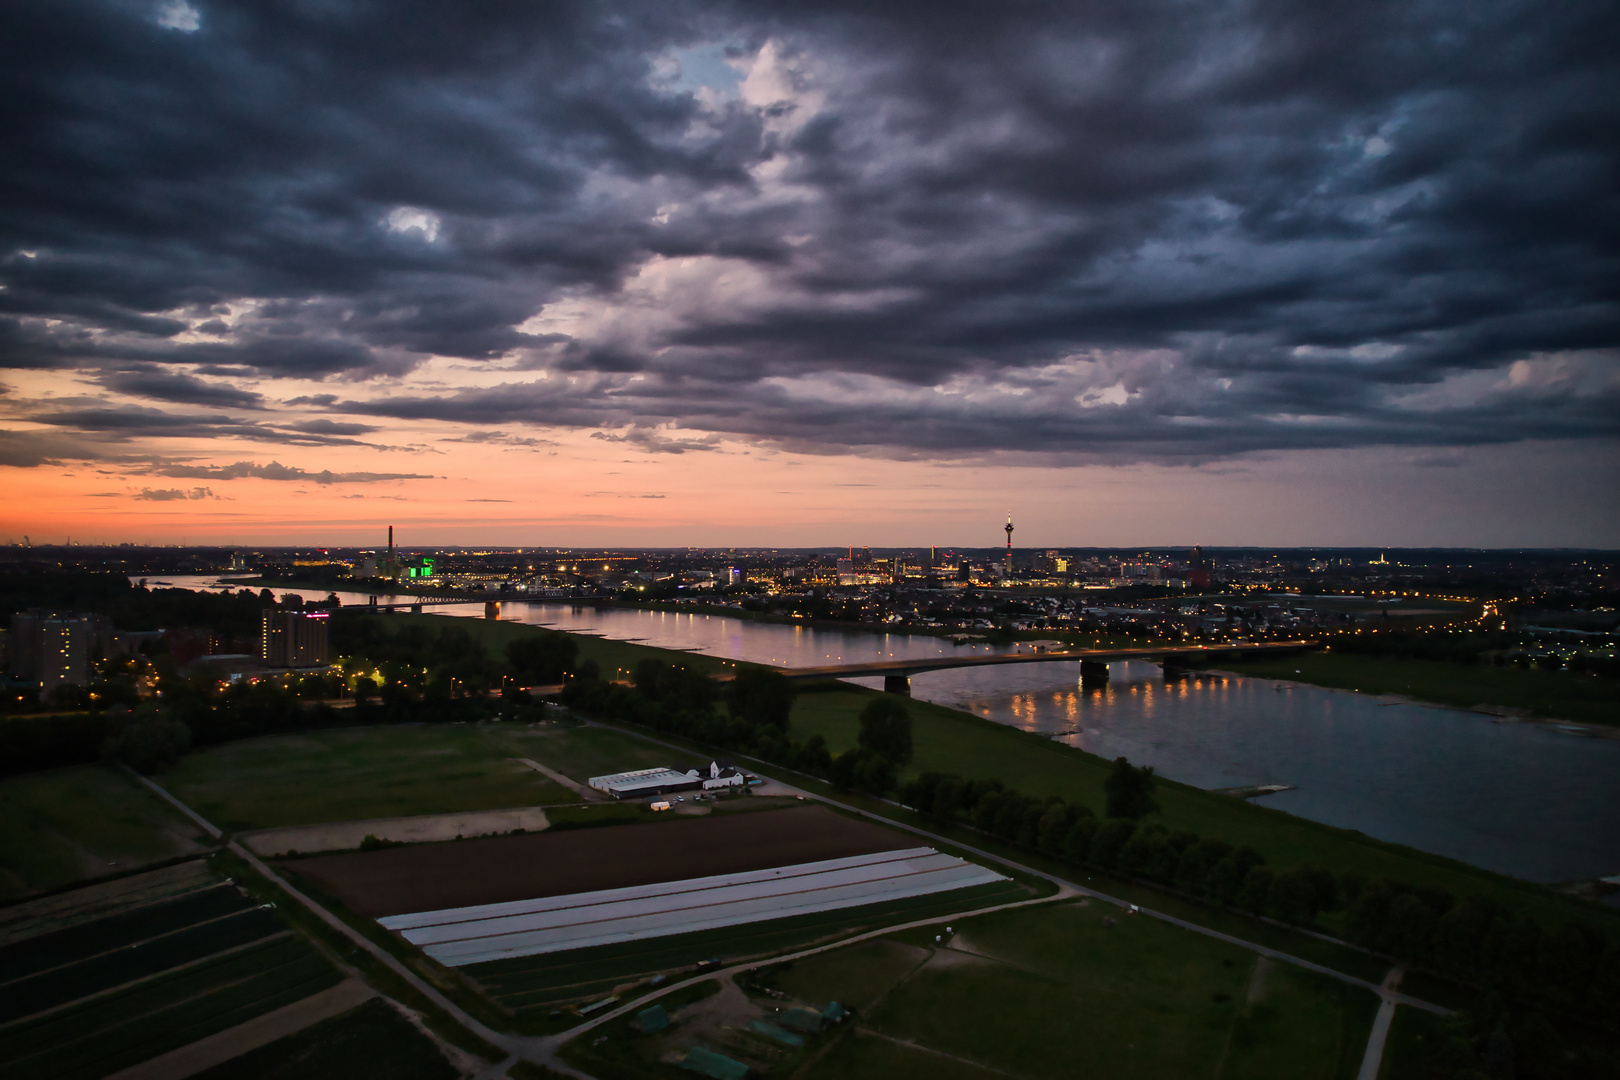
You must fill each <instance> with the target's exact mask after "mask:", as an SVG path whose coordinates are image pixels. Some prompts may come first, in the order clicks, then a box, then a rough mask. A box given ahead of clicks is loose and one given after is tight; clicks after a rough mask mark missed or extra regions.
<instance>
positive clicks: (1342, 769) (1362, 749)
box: [166, 577, 1620, 882]
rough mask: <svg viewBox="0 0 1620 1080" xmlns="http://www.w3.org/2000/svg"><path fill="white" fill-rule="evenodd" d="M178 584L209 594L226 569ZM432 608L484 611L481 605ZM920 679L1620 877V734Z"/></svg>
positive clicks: (946, 696) (1122, 672) (762, 628)
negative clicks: (217, 574) (1618, 737)
mask: <svg viewBox="0 0 1620 1080" xmlns="http://www.w3.org/2000/svg"><path fill="white" fill-rule="evenodd" d="M166 580H169V581H172V582H173V583H174V584H176V585H184V586H186V587H190V588H206V587H208V586H209V585H211V584H212V583H213V582H214V580H215V579H214V578H213V577H175V578H169V579H166ZM339 595H340V597H342V598H343V599H344V600H345V602H356V603H364V602H365V596H363V595H360V594H344V593H340V594H339ZM428 610H430V611H438V612H440V613H442V614H449V615H462V616H469V617H481V616H482V614H483V609H482V608H481V607H479V606H472V605H469V606H465V607H459V606H456V607H444V608H437V609H435V608H429V609H428ZM501 617H502V618H503V619H512V620H516V621H520V622H526V623H536V624H541V625H548V626H554V627H556V628H558V629H563V630H571V631H577V632H586V633H594V634H599V635H601V636H603V637H609V638H616V639H620V640H635V641H641V642H643V643H645V644H648V645H656V646H659V647H661V648H668V649H688V650H692V651H696V652H701V653H705V654H708V655H711V656H723V657H728V658H731V659H736V660H745V661H750V662H754V663H763V664H775V665H781V666H787V667H811V666H819V665H823V664H834V663H841V662H842V663H854V662H856V661H862V660H869V659H877V658H879V657H894V658H903V659H909V658H913V657H925V656H939V655H954V654H959V653H960V654H971V653H977V654H979V655H983V654H984V653H985V652H987V651H994V650H989V649H987V647H986V646H983V645H979V646H956V645H952V644H951V642H950V641H949V640H948V639H943V638H936V637H930V636H926V635H909V634H885V633H866V632H860V631H842V630H818V629H812V628H809V627H803V626H785V625H780V624H774V623H758V622H749V621H746V620H742V619H735V618H729V617H726V616H722V615H698V614H691V613H677V612H667V611H644V610H638V609H631V608H594V607H590V606H582V605H574V604H569V603H531V602H523V601H519V602H507V603H505V604H503V605H502V611H501ZM851 681H852V682H858V683H861V684H863V685H868V686H872V685H878V686H881V684H882V680H881V679H855V680H851ZM911 684H912V694H913V696H915V697H918V698H921V699H923V700H927V701H933V702H937V703H939V704H942V705H949V706H952V707H954V708H959V709H964V710H966V711H969V712H973V713H976V714H978V715H980V716H983V717H986V718H988V719H991V720H995V721H997V722H998V723H1003V724H1011V725H1014V726H1017V727H1021V728H1024V729H1026V730H1029V731H1040V732H1051V733H1060V734H1055V735H1054V737H1056V738H1060V739H1062V740H1064V741H1066V742H1069V743H1071V744H1073V745H1076V746H1079V747H1081V748H1082V749H1084V750H1087V751H1089V752H1091V753H1094V754H1098V755H1100V756H1102V757H1104V758H1114V757H1119V756H1121V755H1123V756H1125V757H1127V758H1129V759H1130V760H1131V761H1132V762H1134V763H1137V764H1144V765H1152V766H1153V767H1154V769H1155V770H1157V771H1158V772H1159V773H1160V774H1162V775H1164V776H1166V777H1169V778H1171V779H1174V780H1179V781H1181V782H1183V783H1187V784H1192V785H1195V786H1197V787H1203V788H1226V787H1243V786H1248V785H1256V784H1293V785H1296V787H1297V790H1294V791H1287V792H1282V793H1280V794H1276V795H1268V796H1264V797H1263V799H1262V800H1261V801H1262V802H1263V804H1264V805H1266V806H1271V807H1275V808H1276V809H1279V810H1286V811H1288V812H1289V813H1292V814H1298V815H1299V816H1301V817H1305V818H1310V819H1312V820H1315V821H1321V822H1325V823H1328V824H1331V825H1338V826H1342V827H1344V828H1350V829H1359V830H1360V831H1362V832H1364V833H1366V834H1368V835H1369V836H1375V837H1378V838H1379V839H1381V840H1390V841H1394V842H1396V843H1401V844H1407V845H1410V846H1412V847H1415V848H1419V849H1421V850H1424V851H1430V852H1434V853H1436V854H1440V855H1447V856H1450V857H1452V858H1455V859H1460V860H1462V861H1464V862H1468V863H1472V864H1474V865H1476V866H1482V867H1485V868H1487V869H1490V870H1496V871H1500V872H1502V873H1506V874H1513V875H1515V876H1518V877H1522V878H1528V879H1530V880H1532V881H1546V882H1552V881H1568V880H1576V879H1584V878H1592V877H1597V876H1601V875H1608V874H1615V873H1620V740H1614V739H1607V738H1589V737H1581V736H1578V735H1573V734H1568V733H1566V732H1564V731H1560V730H1558V729H1557V728H1555V727H1553V726H1550V725H1545V724H1531V723H1504V722H1498V721H1497V720H1495V719H1494V718H1492V717H1489V716H1484V715H1481V714H1477V713H1471V712H1464V711H1460V710H1454V709H1443V708H1435V707H1430V706H1423V705H1409V704H1390V703H1388V702H1383V701H1380V700H1379V699H1377V698H1373V697H1369V696H1366V695H1363V694H1356V693H1351V692H1348V691H1341V690H1325V689H1319V688H1316V687H1311V686H1301V685H1294V684H1290V683H1279V682H1274V681H1272V680H1269V679H1245V678H1234V677H1226V676H1219V675H1209V674H1205V675H1199V676H1191V677H1188V678H1185V679H1182V680H1179V681H1176V682H1171V683H1166V682H1165V680H1164V679H1163V676H1162V673H1161V672H1160V670H1159V668H1158V666H1157V665H1154V664H1147V663H1139V662H1131V663H1118V664H1113V665H1111V669H1110V679H1109V682H1108V684H1107V685H1106V687H1104V688H1102V689H1095V688H1082V687H1081V686H1080V685H1079V665H1078V664H1077V663H1075V662H1073V661H1068V662H1054V663H1050V664H1017V665H1008V666H1005V667H987V668H984V667H982V668H966V669H958V670H954V671H939V672H929V673H927V674H924V675H918V676H915V677H913V679H912V680H911ZM1003 779H1004V780H1006V781H1007V782H1008V783H1009V784H1011V785H1012V786H1014V787H1016V786H1017V784H1018V778H1017V777H1011V776H1009V777H1003ZM1098 809H1099V810H1100V809H1101V808H1100V807H1099V808H1098Z"/></svg>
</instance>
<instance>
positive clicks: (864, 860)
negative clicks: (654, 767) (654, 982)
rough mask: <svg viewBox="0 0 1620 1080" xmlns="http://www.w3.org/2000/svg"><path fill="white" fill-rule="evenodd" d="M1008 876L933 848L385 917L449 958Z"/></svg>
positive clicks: (779, 913)
mask: <svg viewBox="0 0 1620 1080" xmlns="http://www.w3.org/2000/svg"><path fill="white" fill-rule="evenodd" d="M1005 880H1006V878H1004V877H1002V875H1000V874H997V873H995V872H994V871H991V870H987V869H985V868H984V867H982V866H975V865H974V864H972V863H969V862H965V861H963V860H961V859H958V858H956V857H955V856H951V855H942V854H940V853H939V852H937V851H935V850H934V849H932V848H926V847H923V848H908V849H906V850H903V851H884V852H879V853H877V854H872V855H856V856H851V857H849V858H843V859H826V860H822V861H820V862H813V863H800V864H798V865H795V866H779V867H773V868H772V869H769V870H753V871H748V872H746V873H740V874H720V875H716V876H713V877H705V878H691V879H688V880H686V881H669V882H661V883H659V884H656V885H636V886H631V887H629V888H623V889H602V890H599V891H596V892H586V893H573V894H571V895H568V896H548V897H542V898H538V899H534V900H517V901H511V902H508V903H502V904H480V905H478V906H476V907H463V908H446V909H444V910H442V911H424V912H417V913H414V914H410V915H391V916H389V917H387V918H384V919H380V920H378V921H379V922H381V923H382V925H383V926H385V927H387V928H388V929H390V930H398V931H400V932H401V933H402V934H403V935H404V937H405V939H406V940H407V941H410V942H412V943H413V944H415V945H419V946H421V947H422V950H423V951H424V952H426V953H427V954H428V955H429V956H431V957H433V958H434V959H435V960H437V961H439V962H440V963H441V964H446V965H449V966H451V967H460V966H463V965H467V964H481V963H484V962H485V961H489V960H501V959H507V958H510V957H516V956H535V955H539V954H542V953H552V952H562V951H564V950H568V949H583V948H588V947H590V946H592V945H607V944H614V943H618V942H625V941H637V940H640V939H644V938H656V937H665V936H668V935H670V934H687V933H691V932H693V931H696V930H710V929H715V928H718V927H724V926H737V925H740V924H743V923H752V922H764V921H767V920H770V919H782V918H788V917H791V916H794V915H805V914H810V913H813V912H818V911H836V910H838V909H840V908H850V907H860V906H862V905H865V904H875V903H882V902H884V901H887V900H898V899H904V898H907V897H914V896H927V895H930V894H933V893H941V892H949V891H952V890H955V889H966V888H971V887H973V886H976V885H987V884H991V883H993V882H997V881H1005Z"/></svg>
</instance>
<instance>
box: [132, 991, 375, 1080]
mask: <svg viewBox="0 0 1620 1080" xmlns="http://www.w3.org/2000/svg"><path fill="white" fill-rule="evenodd" d="M376 996H377V991H375V990H373V989H372V988H371V987H369V986H367V985H366V984H365V983H363V982H361V981H360V980H359V979H356V978H348V979H345V980H343V981H342V982H340V983H338V984H337V985H336V986H330V987H327V988H326V989H325V990H317V991H316V992H315V993H313V994H311V995H310V996H308V997H306V998H300V999H299V1000H297V1001H294V1002H291V1003H290V1004H287V1005H283V1006H281V1007H280V1008H279V1009H272V1010H271V1011H269V1012H267V1013H263V1014H261V1015H259V1016H255V1017H253V1018H252V1019H251V1020H244V1021H242V1022H241V1023H240V1024H235V1025H233V1026H231V1027H228V1028H226V1029H225V1030H224V1031H216V1032H214V1033H213V1034H212V1035H204V1036H203V1037H202V1038H200V1039H198V1040H196V1041H195V1042H189V1043H187V1044H186V1045H184V1046H177V1047H175V1048H174V1049H173V1050H167V1051H164V1052H163V1053H161V1054H159V1055H158V1056H157V1057H154V1058H148V1059H147V1060H146V1061H143V1062H141V1063H140V1064H138V1065H131V1066H130V1067H129V1068H127V1069H121V1070H119V1071H118V1072H115V1073H113V1074H112V1075H111V1076H109V1077H107V1080H185V1078H186V1077H188V1076H195V1075H196V1074H197V1073H200V1072H202V1071H203V1070H205V1069H211V1068H213V1067H214V1066H215V1065H223V1064H224V1063H225V1062H227V1061H234V1060H235V1059H237V1058H239V1057H241V1056H242V1055H243V1054H246V1053H249V1052H250V1051H253V1050H257V1049H258V1048H259V1047H261V1046H268V1045H269V1044H270V1043H273V1042H275V1041H276V1040H277V1039H280V1038H283V1037H285V1036H287V1035H293V1034H296V1033H298V1032H300V1031H303V1030H304V1029H305V1028H307V1027H311V1026H313V1025H315V1024H318V1023H320V1022H321V1021H322V1020H327V1019H330V1018H331V1017H334V1016H337V1015H339V1014H341V1013H345V1012H348V1011H349V1010H350V1009H352V1008H354V1007H355V1006H357V1005H360V1004H363V1003H364V1002H367V1001H370V1000H371V999H372V998H374V997H376Z"/></svg>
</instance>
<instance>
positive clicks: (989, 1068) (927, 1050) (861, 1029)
mask: <svg viewBox="0 0 1620 1080" xmlns="http://www.w3.org/2000/svg"><path fill="white" fill-rule="evenodd" d="M862 1035H864V1036H866V1037H867V1038H869V1039H882V1040H883V1041H884V1042H891V1043H894V1044H895V1045H896V1046H903V1047H905V1048H906V1049H907V1050H916V1051H918V1052H919V1053H924V1054H933V1055H934V1056H935V1057H942V1058H944V1059H945V1060H946V1061H954V1062H957V1063H958V1064H961V1065H967V1066H969V1067H971V1068H974V1069H982V1070H984V1071H985V1072H987V1073H993V1074H994V1075H996V1076H1008V1077H1011V1078H1012V1080H1024V1077H1023V1076H1022V1075H1020V1074H1019V1073H1014V1072H1008V1071H1007V1070H1006V1069H998V1068H996V1067H995V1066H994V1065H985V1064H983V1063H982V1062H978V1061H974V1060H973V1059H972V1058H965V1057H958V1056H957V1055H956V1054H948V1053H946V1052H945V1051H943V1050H935V1049H934V1048H933V1047H932V1046H924V1045H923V1044H922V1043H919V1042H912V1041H911V1040H910V1039H902V1038H898V1037H897V1036H894V1035H885V1034H884V1033H883V1032H881V1031H878V1030H877V1029H876V1028H871V1027H866V1026H864V1025H861V1024H857V1025H856V1026H855V1037H856V1038H860V1037H861V1036H862Z"/></svg>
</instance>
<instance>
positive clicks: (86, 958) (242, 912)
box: [0, 907, 257, 988]
mask: <svg viewBox="0 0 1620 1080" xmlns="http://www.w3.org/2000/svg"><path fill="white" fill-rule="evenodd" d="M254 910H257V909H256V908H253V907H245V908H239V909H238V910H236V911H227V912H226V913H225V914H223V915H215V916H214V917H213V918H212V919H204V920H202V921H201V922H194V923H191V924H189V925H187V926H182V927H180V928H178V929H175V930H165V931H164V932H163V933H161V934H154V935H153V936H151V937H148V938H141V940H139V941H131V942H128V943H126V944H123V945H117V946H114V947H113V948H111V949H103V950H102V951H101V952H98V953H94V954H92V955H90V956H81V957H79V958H78V959H77V960H69V961H68V962H67V963H65V964H57V965H56V966H55V967H49V968H43V969H41V970H39V971H35V972H31V973H30V974H27V975H24V976H22V977H20V978H16V979H7V980H5V981H4V982H0V988H3V987H7V986H11V985H12V984H14V983H20V982H26V981H27V980H29V979H33V978H37V977H38V976H40V975H49V974H50V973H51V972H53V971H61V970H62V969H63V968H70V967H72V966H73V965H74V964H83V963H85V962H87V961H90V960H97V959H100V958H101V957H103V956H111V955H112V954H113V953H116V952H122V951H123V950H125V949H133V948H134V947H135V946H137V945H148V944H150V943H152V942H154V941H162V940H163V939H164V938H167V937H173V936H174V935H176V934H183V933H185V932H186V931H187V930H195V929H196V928H197V927H199V926H208V925H210V924H212V923H217V922H222V921H224V920H225V919H234V918H236V917H237V916H238V915H246V914H247V913H248V912H250V911H254ZM215 955H217V954H215Z"/></svg>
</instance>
